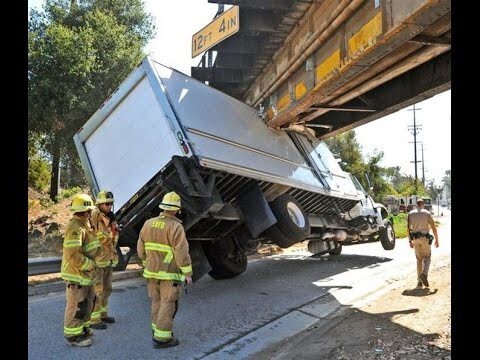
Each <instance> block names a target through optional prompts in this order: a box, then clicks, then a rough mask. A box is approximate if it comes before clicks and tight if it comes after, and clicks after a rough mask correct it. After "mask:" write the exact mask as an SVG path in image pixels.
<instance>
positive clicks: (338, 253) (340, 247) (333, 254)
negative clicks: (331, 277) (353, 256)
mask: <svg viewBox="0 0 480 360" xmlns="http://www.w3.org/2000/svg"><path fill="white" fill-rule="evenodd" d="M341 253H342V245H338V247H337V248H336V249H335V250H332V251H330V252H329V254H330V255H332V256H335V255H340V254H341Z"/></svg>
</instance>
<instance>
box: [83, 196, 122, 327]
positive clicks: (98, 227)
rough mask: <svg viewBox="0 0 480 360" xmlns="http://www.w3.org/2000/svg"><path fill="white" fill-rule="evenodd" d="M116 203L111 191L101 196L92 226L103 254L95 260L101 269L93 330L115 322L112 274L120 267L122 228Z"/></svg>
mask: <svg viewBox="0 0 480 360" xmlns="http://www.w3.org/2000/svg"><path fill="white" fill-rule="evenodd" d="M114 201H115V199H114V198H113V193H112V192H111V191H107V190H104V191H100V192H99V193H98V194H97V201H96V205H97V207H96V208H95V210H93V212H92V218H91V223H92V226H93V229H94V230H95V233H96V235H97V239H98V240H99V242H100V245H101V247H100V251H99V252H98V254H97V256H96V257H95V263H96V265H97V269H96V274H95V277H96V279H95V295H96V297H97V299H96V301H95V307H94V308H93V312H92V319H91V325H90V326H91V327H92V328H93V329H106V328H107V323H109V324H111V323H114V322H115V318H114V317H112V316H108V298H109V297H110V295H111V294H112V271H113V267H115V266H116V265H117V263H118V255H117V251H116V249H115V248H116V246H117V242H118V226H117V223H116V222H115V216H114V214H113V211H112V206H113V203H114Z"/></svg>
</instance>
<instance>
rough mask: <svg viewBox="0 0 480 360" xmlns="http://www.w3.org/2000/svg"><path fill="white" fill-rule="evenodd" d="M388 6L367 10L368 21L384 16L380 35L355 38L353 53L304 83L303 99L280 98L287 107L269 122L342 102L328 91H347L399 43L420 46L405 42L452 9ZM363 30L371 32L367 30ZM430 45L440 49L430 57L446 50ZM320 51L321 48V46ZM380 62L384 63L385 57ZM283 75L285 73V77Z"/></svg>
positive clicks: (435, 4)
mask: <svg viewBox="0 0 480 360" xmlns="http://www.w3.org/2000/svg"><path fill="white" fill-rule="evenodd" d="M353 3H354V2H353V1H352V4H353ZM367 4H368V3H367ZM391 5H392V8H395V9H396V12H393V10H392V13H391V14H389V13H388V12H383V11H382V12H378V9H377V12H376V15H375V12H373V11H371V10H368V11H370V14H371V15H370V16H373V15H374V17H373V18H372V19H371V20H369V21H370V22H372V21H373V20H375V21H377V20H376V19H377V18H378V17H379V16H381V17H380V19H383V20H382V21H383V25H382V26H381V27H380V29H383V30H382V33H381V34H379V35H376V36H374V37H370V38H369V40H368V39H367V40H368V41H369V42H368V43H365V42H363V43H362V42H361V41H358V39H355V41H356V42H357V44H356V45H358V44H359V45H358V46H357V48H356V50H355V52H352V53H351V56H349V57H348V58H346V60H345V61H344V62H343V63H340V66H339V67H335V68H332V69H331V70H332V71H331V72H330V74H329V75H328V77H326V78H325V79H324V80H322V82H320V83H318V84H316V85H314V86H313V87H312V88H309V89H308V88H307V89H305V86H304V89H303V93H305V92H306V93H307V94H306V95H305V96H303V98H300V99H299V100H298V101H295V100H296V99H295V98H293V96H292V95H290V96H291V97H292V98H291V99H290V101H287V100H285V99H283V98H282V104H287V106H283V108H282V109H281V110H280V111H278V112H277V114H276V116H275V117H274V118H273V119H271V120H270V121H269V126H271V127H279V126H282V125H286V124H288V123H291V122H293V121H296V120H298V115H300V114H301V113H303V112H305V111H306V110H307V109H308V108H309V107H310V106H311V105H313V104H328V105H341V104H332V103H330V102H326V101H325V98H326V97H332V95H331V94H333V93H335V95H336V97H338V96H340V95H342V94H339V91H338V90H339V89H340V88H342V87H343V89H344V90H350V89H351V88H353V87H354V86H355V85H358V83H357V84H355V78H356V77H358V76H359V75H360V76H361V74H362V73H365V72H366V73H368V72H369V69H370V68H371V67H374V66H375V65H376V63H378V62H382V60H383V59H388V58H389V54H390V53H395V50H396V49H398V48H401V47H402V46H403V47H408V45H411V46H412V47H411V48H410V49H409V50H408V51H415V47H418V46H422V45H421V44H419V43H409V44H408V45H406V44H407V43H408V41H409V40H411V39H412V38H413V37H414V36H416V35H419V34H420V33H422V31H423V30H425V29H426V28H428V27H429V26H430V25H434V24H435V23H436V22H437V21H438V20H443V19H445V18H446V15H448V14H449V13H450V10H451V9H450V8H451V4H450V1H449V0H411V1H408V2H401V1H400V0H392V1H391ZM406 5H410V6H413V5H414V6H416V7H414V9H413V10H412V9H409V8H408V7H407V8H405V6H406ZM402 6H403V7H402ZM365 9H367V8H362V11H364V12H368V11H367V10H365ZM372 13H373V15H372ZM358 14H360V15H361V14H362V12H357V13H356V15H358ZM360 15H358V16H360ZM367 20H368V19H367ZM364 21H366V20H364ZM388 24H390V25H388ZM367 25H369V23H367V24H366V25H365V26H367ZM365 26H364V27H365ZM388 26H389V27H388ZM377 28H378V25H377ZM362 29H363V28H361V30H360V31H359V33H354V34H353V35H352V36H351V37H350V38H348V39H354V38H355V37H356V36H357V37H358V36H364V35H365V34H364V33H362ZM366 33H367V34H369V35H370V33H368V32H366ZM340 39H341V38H340ZM360 40H362V39H360ZM348 42H349V45H350V40H348ZM432 48H436V49H440V50H439V52H437V53H436V54H435V53H432V57H434V56H438V54H440V53H442V52H444V51H447V50H448V48H447V47H446V46H438V47H432ZM340 50H342V49H340ZM348 50H350V49H348ZM319 51H321V49H320V50H319ZM343 51H345V50H343ZM398 55H399V54H397V56H398ZM300 58H301V57H300ZM383 61H384V62H387V61H388V60H383ZM417 65H418V64H417ZM277 66H278V64H277ZM380 70H381V69H380ZM317 71H318V68H317ZM286 74H288V75H287V76H286ZM291 74H292V73H289V72H288V71H286V72H284V73H283V75H282V76H280V77H276V78H274V79H273V80H272V81H271V83H275V84H277V83H278V81H279V79H282V78H288V76H290V75H291ZM257 80H258V79H257ZM379 84H380V83H377V86H378V85H379ZM275 86H277V87H278V86H280V85H278V84H277V85H275ZM275 86H274V87H269V88H268V89H267V91H264V92H263V95H261V96H257V97H256V101H255V102H254V103H253V104H254V105H258V104H259V102H260V101H261V100H262V99H263V98H265V96H266V95H267V94H268V93H271V92H272V91H271V89H275ZM282 86H283V85H282ZM283 91H285V90H283ZM358 95H359V94H357V96H358ZM284 96H287V95H284ZM267 114H268V113H267Z"/></svg>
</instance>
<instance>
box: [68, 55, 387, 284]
mask: <svg viewBox="0 0 480 360" xmlns="http://www.w3.org/2000/svg"><path fill="white" fill-rule="evenodd" d="M74 141H75V144H76V147H77V150H78V153H79V155H80V159H81V162H82V166H83V168H84V171H85V173H86V177H87V179H88V182H89V185H90V187H91V190H92V192H93V194H94V195H96V194H97V193H98V192H99V191H100V190H102V189H108V190H110V191H112V192H113V193H114V195H115V215H116V217H117V221H118V222H119V224H120V225H121V229H122V230H121V235H120V239H119V246H122V247H130V251H129V253H128V254H126V255H125V256H122V257H121V262H120V267H123V268H124V267H125V266H126V263H127V262H128V260H129V258H130V256H131V255H132V254H134V253H135V251H136V242H137V239H138V233H139V230H140V229H141V227H142V225H143V223H144V222H145V220H146V219H148V218H150V217H152V216H156V215H157V214H158V212H159V209H158V204H159V203H160V201H161V199H162V197H163V195H164V194H165V193H166V192H168V191H176V192H177V193H178V194H179V195H180V196H181V199H182V206H183V210H182V220H183V224H184V227H185V230H186V233H187V238H188V241H189V243H190V253H191V256H192V260H193V268H194V274H195V275H196V277H197V278H198V277H199V276H201V275H202V274H204V273H205V272H207V271H209V270H210V272H209V274H210V275H211V276H212V277H213V278H215V279H219V278H229V277H234V276H237V275H239V274H241V273H242V272H243V271H245V269H246V266H247V257H246V253H247V252H248V251H252V249H255V248H256V247H257V246H259V245H260V244H262V243H273V244H278V245H279V246H281V247H283V248H285V247H289V246H291V245H293V244H295V243H298V242H302V241H308V248H309V250H310V251H311V252H312V253H314V254H327V253H330V254H339V253H340V251H341V247H342V245H350V244H357V243H362V242H369V241H380V242H381V244H382V245H383V247H384V248H385V249H387V250H391V249H393V248H394V246H395V233H394V231H393V226H392V223H391V222H390V221H388V220H387V217H388V211H387V210H386V208H385V207H384V206H383V205H381V204H376V203H374V202H373V200H372V198H371V197H370V196H369V195H368V194H367V193H366V192H365V191H364V190H363V188H362V187H361V185H360V183H359V182H358V180H356V178H354V177H352V176H351V175H350V174H348V173H346V172H344V171H342V169H341V168H340V166H339V165H338V161H337V160H338V159H335V158H334V156H333V155H332V153H331V152H330V151H329V149H328V148H327V146H326V145H325V144H324V143H323V142H321V141H319V140H318V139H316V138H315V137H314V136H312V135H309V134H307V133H305V134H303V133H299V132H296V131H284V130H273V129H270V128H268V127H267V126H266V124H265V123H264V121H263V120H262V118H261V117H260V116H259V114H258V112H257V111H256V110H255V109H254V108H252V107H250V106H248V105H246V104H244V103H242V102H240V101H238V100H236V99H234V98H232V97H230V96H228V95H226V94H223V93H222V92H220V91H218V90H216V89H213V88H211V87H209V86H208V85H205V84H203V83H201V82H199V81H197V80H195V79H192V78H190V77H188V76H186V75H184V74H182V73H180V72H178V71H175V70H173V69H171V68H168V67H165V66H163V65H161V64H159V63H158V62H156V61H154V60H153V59H150V58H148V57H146V58H145V59H144V60H143V61H142V63H141V64H140V65H139V66H138V67H137V68H136V69H135V70H134V71H133V72H132V73H131V74H130V75H129V76H128V77H127V79H125V80H124V82H123V83H122V84H121V85H120V86H119V87H118V88H117V89H116V90H115V92H114V93H113V94H112V95H111V96H110V97H109V98H108V99H107V100H106V101H105V102H104V104H103V105H102V106H101V107H100V108H99V109H98V110H97V111H96V112H95V114H93V116H92V117H91V118H90V119H89V120H88V121H87V122H86V123H85V125H84V126H83V127H82V128H81V129H80V130H79V131H78V132H77V133H76V135H75V137H74Z"/></svg>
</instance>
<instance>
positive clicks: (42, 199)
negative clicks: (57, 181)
mask: <svg viewBox="0 0 480 360" xmlns="http://www.w3.org/2000/svg"><path fill="white" fill-rule="evenodd" d="M70 202H71V200H70V199H63V200H61V201H59V202H58V203H56V204H55V203H53V202H52V201H51V200H50V199H49V197H48V195H46V194H42V193H39V192H38V191H35V190H33V189H31V188H28V257H29V258H36V257H47V256H61V255H62V241H63V231H64V230H65V225H66V224H67V222H68V220H69V219H70V217H71V215H72V214H71V213H70V210H69V207H70Z"/></svg>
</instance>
